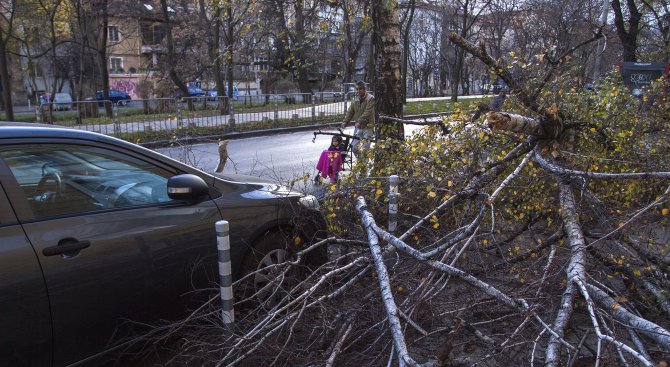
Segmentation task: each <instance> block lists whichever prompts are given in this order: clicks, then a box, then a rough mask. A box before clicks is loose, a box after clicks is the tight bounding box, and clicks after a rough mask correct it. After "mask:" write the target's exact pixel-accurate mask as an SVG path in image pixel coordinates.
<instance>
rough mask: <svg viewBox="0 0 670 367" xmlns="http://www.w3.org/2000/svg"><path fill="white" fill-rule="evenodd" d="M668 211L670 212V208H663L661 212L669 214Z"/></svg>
mask: <svg viewBox="0 0 670 367" xmlns="http://www.w3.org/2000/svg"><path fill="white" fill-rule="evenodd" d="M668 213H670V209H668V208H663V210H661V214H663V215H668Z"/></svg>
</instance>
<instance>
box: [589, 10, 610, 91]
mask: <svg viewBox="0 0 670 367" xmlns="http://www.w3.org/2000/svg"><path fill="white" fill-rule="evenodd" d="M609 12H610V0H603V12H602V14H601V15H600V24H601V25H602V27H604V26H605V25H606V24H607V16H608V15H609ZM604 47H605V43H604V42H603V40H602V38H600V39H598V48H597V50H596V52H597V53H596V62H595V65H594V66H593V83H595V82H596V80H598V78H600V64H601V62H602V55H603V52H604V51H605V50H604Z"/></svg>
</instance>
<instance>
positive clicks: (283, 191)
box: [212, 172, 302, 196]
mask: <svg viewBox="0 0 670 367" xmlns="http://www.w3.org/2000/svg"><path fill="white" fill-rule="evenodd" d="M212 175H214V176H215V177H218V178H221V179H223V180H226V181H232V182H236V183H242V184H246V185H249V186H252V187H253V188H254V189H256V190H259V191H264V192H268V193H272V194H273V195H280V196H288V195H290V196H302V194H301V193H299V192H297V191H294V190H291V189H289V188H288V187H286V186H283V185H280V184H278V183H276V182H274V181H272V180H270V179H267V178H263V177H256V176H247V175H239V174H233V173H216V172H214V173H212Z"/></svg>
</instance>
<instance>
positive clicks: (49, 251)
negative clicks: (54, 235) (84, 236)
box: [42, 241, 91, 256]
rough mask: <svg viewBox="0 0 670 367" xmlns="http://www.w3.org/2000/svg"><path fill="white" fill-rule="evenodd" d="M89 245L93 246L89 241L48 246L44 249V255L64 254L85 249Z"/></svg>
mask: <svg viewBox="0 0 670 367" xmlns="http://www.w3.org/2000/svg"><path fill="white" fill-rule="evenodd" d="M61 242H63V241H61ZM89 246H91V242H89V241H77V242H69V243H63V244H59V245H57V246H51V247H46V248H45V249H44V250H42V254H43V255H44V256H54V255H62V254H64V253H67V252H73V251H79V250H83V249H85V248H87V247H89Z"/></svg>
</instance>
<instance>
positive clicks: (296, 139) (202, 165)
mask: <svg viewBox="0 0 670 367" xmlns="http://www.w3.org/2000/svg"><path fill="white" fill-rule="evenodd" d="M329 131H335V130H329ZM345 133H347V134H351V133H353V128H351V127H350V128H347V129H346V130H345ZM313 138H314V134H313V132H310V131H307V132H295V133H289V134H279V135H270V136H262V137H254V138H246V139H239V140H231V141H230V142H229V143H228V156H229V160H228V163H227V164H226V167H225V169H224V172H225V173H238V174H243V175H249V176H257V177H265V178H269V179H272V180H274V181H277V182H279V183H282V184H285V185H288V186H294V187H295V188H298V189H301V190H302V189H307V191H313V188H312V187H311V186H312V184H311V180H307V186H305V185H304V184H303V182H302V181H300V180H299V181H297V182H296V181H295V180H296V178H300V177H303V176H305V175H306V174H309V175H310V177H313V175H314V174H315V173H316V168H315V167H316V163H317V161H318V159H319V156H320V154H321V152H322V151H323V150H325V149H328V146H329V145H330V140H331V138H332V136H330V135H317V137H316V140H315V141H314V142H312V139H313ZM157 151H158V152H160V153H162V154H165V155H167V156H169V157H172V158H174V159H177V160H179V161H181V162H184V163H187V164H189V165H191V166H194V167H197V168H199V169H201V170H203V171H205V172H213V171H214V170H215V169H216V166H217V165H218V162H219V154H218V142H211V143H204V144H194V145H190V146H181V147H171V148H162V149H157Z"/></svg>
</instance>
